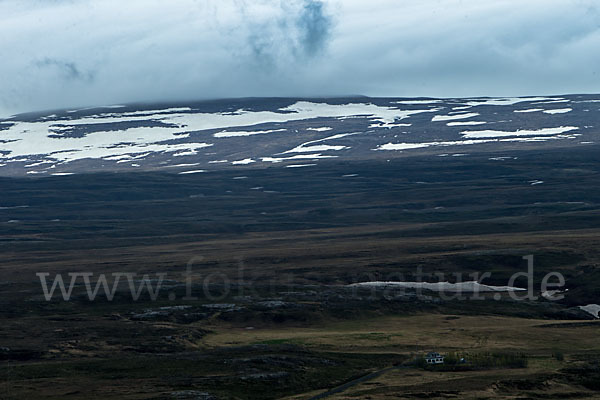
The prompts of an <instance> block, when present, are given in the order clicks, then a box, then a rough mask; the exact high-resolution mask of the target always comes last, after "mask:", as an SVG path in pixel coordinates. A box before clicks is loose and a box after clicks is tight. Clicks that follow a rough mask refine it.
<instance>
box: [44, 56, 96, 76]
mask: <svg viewBox="0 0 600 400" xmlns="http://www.w3.org/2000/svg"><path fill="white" fill-rule="evenodd" d="M34 65H35V66H36V67H38V68H41V69H44V68H50V69H54V70H55V71H56V72H57V73H58V74H59V75H60V76H61V77H62V78H63V79H66V80H81V81H88V82H90V81H92V80H93V79H94V73H93V72H83V71H81V70H80V68H79V67H78V66H77V64H76V63H74V62H70V61H65V60H57V59H54V58H49V57H46V58H43V59H41V60H38V61H36V62H35V63H34Z"/></svg>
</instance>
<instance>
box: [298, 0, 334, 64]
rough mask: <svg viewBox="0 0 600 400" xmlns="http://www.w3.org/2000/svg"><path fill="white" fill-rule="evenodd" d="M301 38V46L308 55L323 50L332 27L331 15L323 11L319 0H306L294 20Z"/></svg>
mask: <svg viewBox="0 0 600 400" xmlns="http://www.w3.org/2000/svg"><path fill="white" fill-rule="evenodd" d="M296 23H297V25H298V27H299V29H300V32H301V38H302V48H303V49H304V52H305V53H306V54H308V55H311V56H312V55H315V54H316V53H317V52H319V51H321V50H323V48H324V47H325V44H326V43H327V40H328V39H329V36H330V34H331V29H332V24H333V21H332V17H331V16H330V15H328V14H327V13H326V12H325V11H324V5H323V2H321V1H314V0H306V1H305V2H304V4H303V7H302V12H301V13H300V15H299V17H298V20H297V21H296Z"/></svg>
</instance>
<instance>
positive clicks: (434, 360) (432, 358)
mask: <svg viewBox="0 0 600 400" xmlns="http://www.w3.org/2000/svg"><path fill="white" fill-rule="evenodd" d="M425 362H426V363H427V364H443V363H444V356H442V355H441V354H440V353H435V352H432V353H427V355H426V356H425Z"/></svg>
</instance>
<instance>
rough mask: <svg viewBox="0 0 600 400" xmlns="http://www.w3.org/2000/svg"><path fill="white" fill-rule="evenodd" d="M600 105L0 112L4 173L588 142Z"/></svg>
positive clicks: (198, 105)
mask: <svg viewBox="0 0 600 400" xmlns="http://www.w3.org/2000/svg"><path fill="white" fill-rule="evenodd" d="M599 109H600V95H568V96H539V97H522V98H466V99H430V98H414V99H413V98H368V97H352V98H331V99H300V98H298V99H295V98H248V99H233V100H215V101H202V102H189V103H177V104H133V105H111V106H106V107H93V108H82V109H72V110H61V111H51V112H38V113H27V114H20V115H16V116H13V117H10V118H7V119H2V120H0V176H53V175H54V176H57V175H58V176H60V175H67V174H75V173H90V172H100V171H116V172H118V171H136V170H140V171H168V172H174V173H183V174H186V173H201V172H205V171H210V170H214V169H223V168H238V169H239V168H262V167H267V166H276V167H318V166H319V165H320V164H322V163H324V162H327V161H328V160H356V159H360V160H364V159H381V160H385V159H389V158H391V157H404V156H410V155H422V154H431V155H432V156H460V155H465V154H469V153H471V152H481V151H499V150H504V149H506V150H507V151H510V150H514V149H520V148H528V149H529V148H544V147H557V146H590V145H594V144H596V143H598V139H599V138H598V126H600V113H599V111H600V110H599ZM509 156H510V154H508V155H507V157H509Z"/></svg>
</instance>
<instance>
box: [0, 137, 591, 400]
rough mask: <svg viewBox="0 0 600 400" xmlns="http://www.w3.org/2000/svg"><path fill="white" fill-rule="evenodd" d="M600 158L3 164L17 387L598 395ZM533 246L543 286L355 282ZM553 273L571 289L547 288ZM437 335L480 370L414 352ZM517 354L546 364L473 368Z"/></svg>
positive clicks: (19, 394)
mask: <svg viewBox="0 0 600 400" xmlns="http://www.w3.org/2000/svg"><path fill="white" fill-rule="evenodd" d="M599 172H600V159H599V158H598V147H597V146H596V145H593V146H587V147H584V148H562V149H561V148H557V149H545V150H544V151H536V150H511V151H510V153H507V152H502V151H498V152H496V153H494V152H489V153H485V154H480V153H477V154H469V155H467V156H461V157H437V156H414V157H404V158H397V159H391V160H389V161H388V160H385V159H381V160H372V161H353V162H344V161H339V160H338V161H336V160H324V161H323V160H321V161H320V163H319V168H310V167H306V168H249V169H245V170H242V171H241V172H240V171H236V170H220V171H218V170H216V171H211V172H208V173H201V174H192V175H175V174H167V173H158V172H155V173H152V172H146V173H120V174H111V173H103V174H90V175H72V176H56V177H47V178H39V179H31V178H29V179H23V178H2V179H0V187H1V189H2V194H1V197H0V247H1V249H2V251H1V253H0V271H1V272H0V274H1V276H0V277H1V279H0V302H1V307H0V318H1V320H0V360H1V363H0V398H2V399H21V398H28V399H89V398H122V399H148V398H155V399H187V398H195V399H217V398H218V399H276V398H289V399H292V398H293V399H309V398H311V397H312V396H316V395H318V394H319V393H322V392H324V391H326V390H328V389H330V388H333V387H335V386H337V385H341V384H343V383H345V382H349V381H351V380H353V379H356V378H359V377H361V376H363V375H367V374H369V373H370V372H373V371H379V370H383V369H386V368H388V367H393V366H396V367H397V368H392V369H389V370H386V371H384V373H382V374H381V375H379V376H377V377H374V378H373V379H370V380H366V381H364V382H361V383H358V384H357V385H355V386H351V387H349V388H348V389H347V390H345V391H343V392H341V393H338V394H334V395H333V396H332V397H330V398H335V399H342V398H356V399H366V398H370V399H384V398H466V399H475V398H477V399H485V398H506V399H509V398H510V399H513V398H528V399H529V398H532V399H535V398H545V399H548V398H554V399H564V398H583V399H585V398H587V399H592V398H597V397H598V394H597V391H598V390H599V389H600V387H599V386H598V381H599V380H598V379H599V378H600V364H599V363H600V341H598V334H599V333H600V329H599V328H600V325H599V324H598V321H596V320H595V319H594V317H593V316H592V315H591V314H590V313H587V312H584V311H582V310H581V309H580V308H579V306H585V305H588V304H599V303H600V289H599V287H600V286H599V283H600V254H599V250H598V249H599V244H600V236H599V233H600V228H599V222H600V188H599V186H598V184H599V182H600V179H599V177H600V176H599ZM527 255H533V256H534V259H535V270H534V288H533V290H534V293H533V294H534V295H535V297H536V299H535V300H527V301H515V300H513V299H511V298H510V296H508V294H507V293H496V294H497V295H498V296H497V298H496V299H494V296H492V294H491V293H488V294H484V295H483V297H484V299H482V300H459V299H456V298H453V297H452V295H451V293H447V294H445V295H444V294H440V293H437V292H429V291H425V292H424V293H419V292H418V291H415V290H414V289H409V290H401V291H399V290H390V289H389V288H387V289H386V288H379V289H372V288H356V287H353V286H348V285H351V284H353V283H357V282H370V281H415V280H417V279H423V280H425V281H427V282H437V281H450V282H457V281H461V280H462V281H468V280H472V279H470V278H469V274H471V273H477V272H479V273H483V272H489V273H490V276H489V277H486V279H485V281H484V282H483V283H485V284H488V285H497V286H505V285H507V284H508V281H509V278H510V277H511V276H512V275H513V274H515V273H516V272H525V271H526V270H527V263H526V261H525V260H523V258H522V257H523V256H527ZM186 266H189V269H190V274H189V275H183V274H184V272H185V271H186ZM69 272H71V273H75V272H88V273H91V274H93V275H92V276H91V277H90V280H91V281H92V283H95V282H96V280H97V278H98V276H99V274H101V273H104V274H107V275H108V280H109V282H111V283H112V281H113V278H114V277H113V275H111V274H112V273H130V274H132V273H135V274H137V275H135V276H134V279H133V280H132V282H133V284H135V285H139V284H140V283H141V278H142V275H143V274H149V278H150V279H151V281H150V283H151V284H154V285H157V284H158V282H159V280H160V278H159V277H158V276H157V275H156V274H157V273H163V274H165V275H164V276H163V278H162V281H161V284H162V286H161V290H160V291H159V293H158V294H157V296H156V300H152V299H151V297H150V295H149V294H148V292H147V291H143V292H142V293H141V295H140V298H139V299H138V300H137V301H134V300H133V299H132V295H131V293H130V290H129V286H128V282H127V281H126V280H125V279H123V281H122V282H121V284H120V285H119V286H118V290H117V292H116V294H115V296H114V299H113V300H112V301H108V300H107V298H106V296H105V295H104V293H103V292H102V290H101V291H100V294H98V296H97V298H96V299H95V300H94V301H90V300H89V298H88V295H87V292H86V288H85V286H84V285H83V282H84V281H83V279H79V280H78V281H77V282H76V283H77V284H76V285H75V287H74V289H73V293H72V295H71V297H70V301H64V300H63V299H62V297H61V295H60V290H59V289H56V292H55V293H54V296H53V298H52V300H51V301H46V300H45V299H44V292H43V290H42V286H41V284H40V278H39V277H38V276H36V273H48V274H49V275H48V276H47V280H48V282H50V283H51V282H52V281H53V279H54V278H55V275H56V274H57V273H60V274H62V275H63V276H64V279H65V281H66V283H68V281H69V280H70V278H69V276H68V275H67V273H69ZM549 272H560V273H561V274H562V275H563V276H564V277H565V287H564V289H568V291H565V292H564V293H562V294H563V295H564V298H563V299H562V300H559V301H550V300H548V299H547V298H545V297H544V296H541V293H540V285H541V280H542V278H543V277H544V276H545V275H546V274H547V273H549ZM457 274H462V276H461V275H457ZM132 276H133V275H132ZM188 279H190V281H189V282H190V284H189V285H186V282H188ZM553 282H554V281H553ZM525 285H526V283H525V281H519V280H517V282H516V286H520V287H525ZM189 290H191V293H188V291H189ZM190 295H192V297H193V298H191V297H190ZM185 296H187V297H185ZM427 351H439V352H443V353H447V354H449V353H454V352H456V353H460V354H463V355H465V357H466V358H467V364H465V365H463V366H461V367H460V368H458V367H457V368H443V369H442V368H439V369H423V368H417V367H416V366H413V365H411V362H412V361H413V360H414V359H415V356H416V355H419V354H423V353H425V352H427ZM499 355H512V356H518V357H520V359H524V360H526V362H525V365H520V366H519V367H515V366H514V365H503V364H494V365H487V366H485V367H483V366H481V365H474V364H473V363H471V364H469V362H468V361H469V359H471V360H475V359H479V358H482V357H483V358H485V357H489V358H490V359H495V358H494V357H496V358H499V357H500V356H499Z"/></svg>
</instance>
